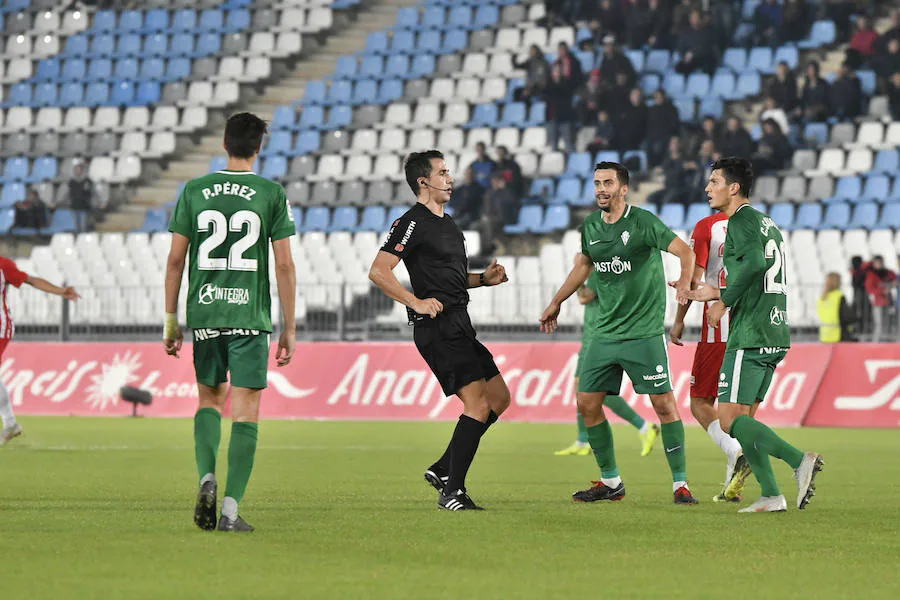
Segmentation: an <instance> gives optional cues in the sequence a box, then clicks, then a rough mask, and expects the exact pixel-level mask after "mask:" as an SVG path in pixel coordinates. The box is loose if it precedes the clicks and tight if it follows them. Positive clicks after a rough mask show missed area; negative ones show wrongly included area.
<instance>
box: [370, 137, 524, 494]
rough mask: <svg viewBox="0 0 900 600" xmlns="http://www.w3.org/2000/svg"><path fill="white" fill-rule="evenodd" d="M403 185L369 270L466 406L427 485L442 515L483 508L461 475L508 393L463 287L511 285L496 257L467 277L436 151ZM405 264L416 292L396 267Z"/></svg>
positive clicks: (424, 155)
mask: <svg viewBox="0 0 900 600" xmlns="http://www.w3.org/2000/svg"><path fill="white" fill-rule="evenodd" d="M405 169H406V182H407V183H408V184H409V187H410V189H411V190H412V191H413V193H414V194H415V195H416V199H417V202H416V205H415V206H413V207H412V208H410V209H409V210H408V211H406V213H405V214H404V215H403V216H402V217H400V218H399V219H397V220H396V221H394V223H393V225H392V226H391V230H390V233H388V237H387V240H386V241H385V243H384V246H382V247H381V251H380V252H378V255H377V256H376V257H375V261H374V262H373V263H372V268H371V269H370V270H369V279H371V280H372V282H373V283H374V284H375V285H377V286H378V287H379V288H381V290H382V291H383V292H384V293H385V294H387V295H388V296H389V297H391V298H393V299H394V300H396V301H397V302H401V303H402V304H404V305H405V306H406V307H407V308H406V312H407V314H408V315H409V321H410V323H411V324H412V325H413V327H414V329H413V339H414V340H415V343H416V348H417V349H418V350H419V354H421V355H422V358H424V359H425V362H426V363H428V366H429V367H430V368H431V371H432V373H434V375H435V377H437V380H438V382H440V384H441V389H443V391H444V394H446V395H447V396H452V395H453V394H456V395H457V396H459V399H460V400H462V403H463V414H462V415H460V417H459V422H458V423H457V424H456V429H455V430H454V431H453V437H452V438H451V439H450V444H449V446H447V450H446V451H445V452H444V455H443V456H441V458H439V459H438V460H437V462H435V463H434V464H433V465H431V466H430V467H429V468H428V470H426V471H425V480H426V481H427V482H428V483H430V484H431V485H432V486H433V487H434V488H435V489H437V490H438V491H439V492H440V493H441V495H440V498H439V500H438V507H439V508H442V509H446V510H481V507H479V506H477V505H476V504H475V502H473V501H472V499H471V498H470V497H469V496H468V494H467V493H466V473H467V472H468V470H469V466H470V465H471V464H472V459H474V458H475V452H476V451H477V450H478V442H479V441H480V440H481V436H482V435H483V434H484V432H485V431H487V429H488V427H490V426H491V424H492V423H494V422H495V421H496V420H497V419H498V418H499V416H500V415H501V414H502V413H503V411H504V410H506V407H507V406H509V388H507V387H506V382H505V381H504V380H503V377H502V376H501V375H500V370H499V369H498V368H497V365H496V364H495V363H494V357H493V356H492V355H491V353H490V351H488V349H487V348H485V347H484V345H482V343H481V342H479V341H478V340H477V339H476V337H475V329H474V328H473V327H472V321H471V320H470V319H469V313H468V311H467V305H468V304H469V293H468V292H467V291H466V290H467V289H468V288H473V287H479V286H482V285H497V284H500V283H503V282H505V281H508V279H507V277H506V269H504V268H503V266H502V265H499V264H497V261H496V260H495V261H494V262H493V263H492V264H491V265H490V266H489V267H488V268H487V270H485V271H484V272H483V273H469V272H468V266H469V263H468V259H467V257H466V244H465V239H464V238H463V234H462V231H461V230H460V229H459V226H457V224H456V223H455V222H454V221H453V218H452V217H451V216H450V215H446V214H444V206H445V205H446V204H447V203H448V202H449V201H450V195H451V194H452V192H453V176H452V175H450V170H449V169H448V168H447V163H446V162H444V155H443V154H441V153H440V152H438V151H437V150H428V151H427V152H413V153H412V154H410V155H409V156H408V157H407V159H406V165H405ZM400 259H403V261H404V263H406V269H407V271H409V279H410V282H411V283H412V288H413V293H410V292H409V291H408V290H406V288H404V287H403V286H402V285H401V284H400V282H399V281H398V280H397V277H396V276H395V275H394V272H393V269H394V267H396V266H397V263H398V262H400Z"/></svg>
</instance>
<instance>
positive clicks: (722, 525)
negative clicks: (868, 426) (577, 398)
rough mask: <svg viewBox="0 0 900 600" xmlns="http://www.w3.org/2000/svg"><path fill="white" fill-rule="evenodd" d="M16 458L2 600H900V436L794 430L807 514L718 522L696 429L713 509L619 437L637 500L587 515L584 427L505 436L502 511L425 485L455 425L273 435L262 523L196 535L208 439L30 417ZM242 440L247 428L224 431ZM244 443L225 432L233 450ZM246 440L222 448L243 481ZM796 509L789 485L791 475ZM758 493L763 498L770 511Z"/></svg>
mask: <svg viewBox="0 0 900 600" xmlns="http://www.w3.org/2000/svg"><path fill="white" fill-rule="evenodd" d="M21 422H22V424H23V426H24V428H25V436H24V437H22V438H18V439H17V440H15V441H13V442H12V443H11V444H10V445H9V446H8V447H7V448H5V449H2V450H0V485H2V488H0V556H2V563H0V564H2V567H0V589H2V592H3V597H4V598H54V599H69V598H129V599H142V598H148V599H150V598H152V599H154V600H157V599H169V598H216V599H219V598H292V599H293V598H354V599H356V598H389V599H397V598H423V599H425V598H428V599H431V598H454V599H468V598H565V599H574V598H579V597H599V598H693V599H695V598H717V599H718V598H722V597H727V598H766V597H767V598H815V599H816V600H821V599H822V598H849V597H861V598H866V599H870V598H889V597H890V598H896V593H897V589H898V588H897V586H898V579H897V574H896V573H897V571H896V569H897V564H898V558H900V541H898V527H900V525H898V523H900V509H898V504H897V498H898V497H900V479H898V477H897V474H898V472H900V453H898V452H897V448H898V442H900V433H898V432H896V431H888V430H877V431H860V430H823V429H818V430H817V429H797V430H786V431H784V432H783V433H784V435H785V437H786V438H787V439H788V440H790V441H791V442H793V443H795V445H797V446H798V447H800V448H804V449H814V450H816V451H819V452H822V453H823V454H824V455H825V463H826V465H825V470H824V471H823V472H822V474H821V475H820V477H819V479H818V492H819V495H818V496H816V497H815V498H814V499H813V501H812V503H811V504H810V506H809V509H808V510H804V511H797V510H796V509H794V508H791V510H790V511H789V512H788V513H786V514H769V515H738V514H736V513H735V510H736V508H735V507H734V506H723V505H720V504H713V503H712V502H711V501H710V498H711V497H712V496H713V495H714V494H715V493H716V492H717V491H718V489H719V488H718V481H719V480H720V478H721V477H723V475H724V461H723V458H724V457H723V455H722V454H721V453H720V451H719V450H718V448H716V447H715V446H714V445H713V443H712V441H711V440H710V439H709V438H708V437H706V435H705V434H704V433H703V432H702V431H701V430H700V429H699V428H696V427H693V428H689V429H688V434H687V435H688V440H687V443H688V446H687V448H688V469H689V473H690V477H691V483H692V489H693V491H694V494H695V495H696V496H698V497H699V498H700V500H701V504H700V506H696V507H681V506H674V505H673V504H672V494H671V491H672V490H671V483H670V479H669V472H668V468H667V466H666V463H665V458H664V456H663V453H662V452H660V448H659V447H657V448H656V450H655V451H654V453H653V454H652V455H651V456H649V457H648V458H643V459H642V458H639V457H638V456H637V453H638V439H637V436H636V435H635V433H634V430H633V429H631V428H630V427H628V426H619V427H616V428H615V435H616V442H617V449H618V459H619V467H620V469H621V471H622V475H623V477H624V479H625V482H626V485H627V487H628V497H627V498H626V499H625V500H624V501H623V502H618V503H615V504H596V505H583V504H574V503H572V502H571V500H570V499H569V498H570V494H571V493H572V492H573V491H575V490H577V489H581V488H583V487H586V485H587V484H588V482H589V480H590V479H592V478H595V477H596V476H597V469H596V466H595V464H594V462H593V459H592V458H591V457H556V456H553V455H552V451H553V450H555V449H557V448H558V447H561V446H563V445H566V444H567V443H568V442H570V441H571V439H572V437H573V435H574V426H561V425H529V424H507V423H502V422H501V423H500V424H499V426H495V427H494V428H492V429H491V431H490V432H489V433H488V435H487V436H486V437H485V439H484V440H483V442H482V445H481V450H480V453H479V455H478V457H477V458H476V461H475V464H474V466H473V468H472V471H471V473H470V476H469V481H468V484H469V490H470V492H471V493H472V496H473V497H474V498H475V499H476V501H477V502H479V503H480V504H482V505H484V506H485V507H486V508H487V509H488V510H487V511H485V512H479V513H446V512H439V511H438V510H437V509H436V508H435V506H436V499H437V497H436V493H435V492H434V491H433V490H432V489H431V488H429V487H427V485H426V484H425V483H424V481H422V470H423V468H424V467H425V466H427V465H428V464H429V463H430V461H431V460H432V459H433V458H434V457H436V456H437V454H438V453H439V452H440V451H442V450H443V447H444V444H445V442H446V440H447V438H448V436H449V435H450V432H451V429H452V426H453V425H452V424H450V423H357V422H352V423H337V422H327V423H323V422H265V423H264V424H263V426H262V427H261V431H260V442H261V443H260V449H259V452H258V453H257V460H256V469H255V472H254V474H253V478H252V479H251V482H250V489H249V491H248V494H247V497H246V498H245V499H244V503H243V505H242V511H241V512H242V514H243V515H244V516H245V517H246V519H247V520H248V521H249V522H250V523H252V524H253V525H255V526H256V527H257V531H256V532H255V533H253V534H250V535H243V536H241V535H227V534H216V533H206V532H201V531H199V530H197V529H196V528H195V527H194V525H193V523H192V521H191V518H192V509H193V500H194V494H195V486H196V473H195V472H194V461H193V442H192V431H193V429H192V423H191V422H190V421H189V420H150V419H138V420H131V419H112V418H106V419H87V418H25V419H22V420H21ZM226 429H227V428H226ZM226 437H227V431H226ZM226 449H227V439H225V440H223V444H222V449H221V451H220V455H219V457H220V461H222V462H220V468H219V470H220V477H222V478H223V479H224V468H223V467H224V466H225V465H224V461H225V457H226ZM773 463H774V464H775V466H776V469H777V473H778V475H779V483H780V484H781V485H782V488H783V491H784V492H785V495H786V497H787V498H788V504H789V506H792V507H793V506H796V505H795V504H793V503H794V501H795V499H796V486H795V484H794V483H793V480H792V479H791V478H790V469H789V468H788V467H787V466H785V465H783V464H782V463H780V462H776V461H774V460H773ZM758 491H759V490H758V487H757V485H756V483H755V482H752V483H751V484H750V485H748V490H747V500H748V501H749V500H754V499H755V498H756V497H757V495H758Z"/></svg>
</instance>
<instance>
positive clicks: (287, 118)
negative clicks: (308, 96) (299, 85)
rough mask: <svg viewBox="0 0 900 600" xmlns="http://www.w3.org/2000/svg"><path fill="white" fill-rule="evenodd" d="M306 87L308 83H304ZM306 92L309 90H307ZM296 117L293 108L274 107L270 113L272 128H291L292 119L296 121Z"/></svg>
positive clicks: (292, 126)
mask: <svg viewBox="0 0 900 600" xmlns="http://www.w3.org/2000/svg"><path fill="white" fill-rule="evenodd" d="M310 83H312V82H310ZM306 87H307V90H309V83H307V84H306ZM307 93H309V92H308V91H307ZM296 119H297V113H296V111H294V109H293V108H291V107H290V106H279V107H278V108H276V109H275V112H273V113H272V130H273V131H277V130H279V129H293V128H294V121H296Z"/></svg>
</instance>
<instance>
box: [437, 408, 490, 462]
mask: <svg viewBox="0 0 900 600" xmlns="http://www.w3.org/2000/svg"><path fill="white" fill-rule="evenodd" d="M499 418H500V415H498V414H497V413H495V412H494V411H491V412H490V413H488V418H487V422H486V423H483V424H482V427H483V431H482V433H481V434H482V435H484V433H485V432H486V431H487V430H488V427H490V426H491V425H493V424H494V423H496V422H497V419H499ZM453 435H454V436H455V435H456V434H455V433H454V434H453ZM452 446H453V440H452V438H451V440H450V444H449V445H448V446H447V449H446V450H444V454H443V455H442V456H441V457H440V458H439V459H437V461H436V462H435V463H434V464H433V465H431V467H429V470H430V471H432V472H434V473H436V474H438V475H443V474H445V473H447V472H448V471H449V470H450V448H451V447H452Z"/></svg>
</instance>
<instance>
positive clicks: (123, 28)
mask: <svg viewBox="0 0 900 600" xmlns="http://www.w3.org/2000/svg"><path fill="white" fill-rule="evenodd" d="M94 25H95V28H96V19H95V21H94ZM143 27H144V13H143V11H140V10H126V11H123V12H122V14H121V15H119V25H118V27H116V29H117V30H118V31H119V32H120V33H137V32H139V31H140V30H141V29H142V28H143Z"/></svg>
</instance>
